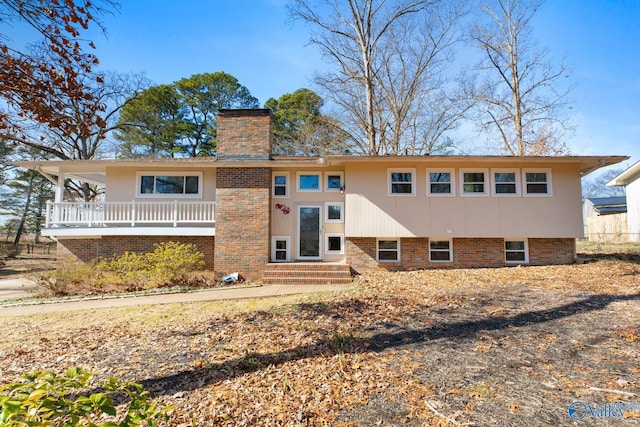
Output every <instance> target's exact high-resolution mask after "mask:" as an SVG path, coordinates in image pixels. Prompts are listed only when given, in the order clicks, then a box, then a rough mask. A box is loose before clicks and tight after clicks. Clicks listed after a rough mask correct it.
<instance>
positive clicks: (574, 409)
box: [569, 402, 588, 421]
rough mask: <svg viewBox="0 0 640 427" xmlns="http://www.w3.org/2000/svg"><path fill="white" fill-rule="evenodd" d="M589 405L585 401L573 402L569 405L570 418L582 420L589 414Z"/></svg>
mask: <svg viewBox="0 0 640 427" xmlns="http://www.w3.org/2000/svg"><path fill="white" fill-rule="evenodd" d="M587 413H588V412H587V405H586V404H585V403H584V402H572V403H571V404H570V405H569V418H571V419H572V420H576V421H580V420H582V419H584V418H585V417H586V416H587Z"/></svg>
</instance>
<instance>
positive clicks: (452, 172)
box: [427, 168, 456, 197]
mask: <svg viewBox="0 0 640 427" xmlns="http://www.w3.org/2000/svg"><path fill="white" fill-rule="evenodd" d="M438 172H445V173H448V174H449V176H450V177H451V182H450V183H449V184H450V186H451V192H450V193H432V192H431V179H430V178H431V177H430V176H429V174H431V173H438ZM427 195H428V196H433V197H451V196H455V195H456V174H455V169H453V168H441V169H427Z"/></svg>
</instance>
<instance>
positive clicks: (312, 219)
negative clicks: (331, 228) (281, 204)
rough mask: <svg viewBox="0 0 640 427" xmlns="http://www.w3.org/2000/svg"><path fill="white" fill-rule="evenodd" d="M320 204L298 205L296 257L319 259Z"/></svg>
mask: <svg viewBox="0 0 640 427" xmlns="http://www.w3.org/2000/svg"><path fill="white" fill-rule="evenodd" d="M321 214H322V210H321V207H320V206H299V207H298V236H299V237H298V258H300V259H309V260H311V259H316V260H317V259H320V241H321V240H320V231H321V230H320V224H321V223H320V220H321V218H322V215H321Z"/></svg>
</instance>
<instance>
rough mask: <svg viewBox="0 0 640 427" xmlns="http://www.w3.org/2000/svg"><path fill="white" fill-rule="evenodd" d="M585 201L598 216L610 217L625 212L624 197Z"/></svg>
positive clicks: (597, 198) (625, 199) (591, 198)
mask: <svg viewBox="0 0 640 427" xmlns="http://www.w3.org/2000/svg"><path fill="white" fill-rule="evenodd" d="M587 201H588V202H589V203H590V204H591V205H592V207H593V210H594V211H595V212H597V213H598V215H611V214H617V213H624V212H626V211H627V198H626V197H589V198H587Z"/></svg>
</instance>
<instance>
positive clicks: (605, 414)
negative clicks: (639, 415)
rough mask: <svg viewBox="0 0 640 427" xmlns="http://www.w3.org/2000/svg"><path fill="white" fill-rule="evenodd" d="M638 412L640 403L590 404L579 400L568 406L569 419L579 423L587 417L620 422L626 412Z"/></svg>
mask: <svg viewBox="0 0 640 427" xmlns="http://www.w3.org/2000/svg"><path fill="white" fill-rule="evenodd" d="M633 410H639V411H640V403H624V402H615V403H603V404H600V405H599V404H591V403H585V402H581V401H579V400H577V401H575V402H572V403H571V404H570V405H569V409H568V412H569V417H570V418H571V419H572V420H576V421H580V420H583V419H585V418H588V417H592V418H615V419H618V420H621V419H623V418H624V414H625V412H627V411H633Z"/></svg>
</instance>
